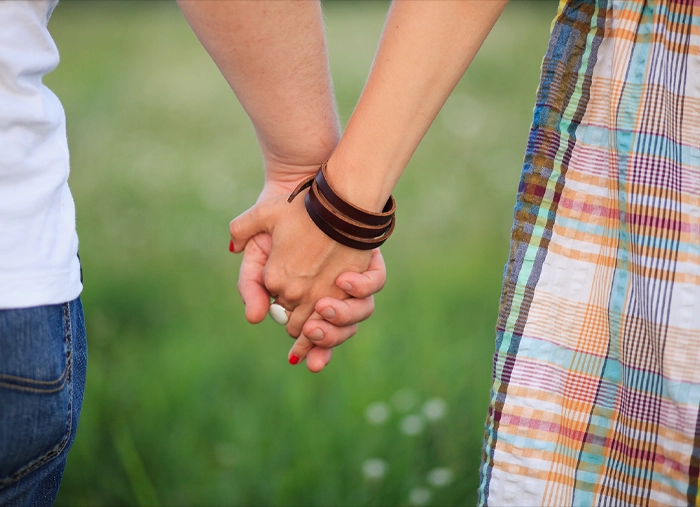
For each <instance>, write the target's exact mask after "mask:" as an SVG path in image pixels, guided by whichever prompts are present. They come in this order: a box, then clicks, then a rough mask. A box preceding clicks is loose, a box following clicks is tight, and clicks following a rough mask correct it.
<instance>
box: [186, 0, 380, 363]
mask: <svg viewBox="0 0 700 507" xmlns="http://www.w3.org/2000/svg"><path fill="white" fill-rule="evenodd" d="M178 3H179V6H180V8H181V10H182V12H183V14H184V15H185V18H186V19H187V21H188V22H189V24H190V26H191V27H192V29H193V31H194V32H195V34H196V35H197V37H198V38H199V40H200V42H201V43H202V45H203V46H204V47H205V48H206V50H207V52H208V53H209V54H210V56H211V57H212V59H213V60H214V62H215V63H216V65H217V66H218V68H219V69H220V71H221V73H222V74H223V76H224V78H225V79H226V80H227V82H228V83H229V85H230V86H231V88H232V89H233V91H234V92H235V93H236V96H237V97H238V99H239V101H240V102H241V104H242V105H243V108H244V109H245V111H246V113H247V114H248V116H249V117H250V118H251V121H252V122H253V126H254V128H255V132H256V135H257V137H258V141H259V143H260V146H261V150H262V155H263V161H264V164H265V187H264V188H263V191H262V194H261V196H260V198H259V201H260V202H267V201H268V200H269V199H275V198H277V196H284V198H285V199H286V196H287V195H288V194H289V192H291V190H292V189H293V188H294V187H295V186H296V185H297V183H298V182H299V181H300V180H302V179H303V178H304V177H306V176H308V175H311V174H314V173H315V172H316V170H317V169H318V166H319V165H320V164H321V163H322V162H323V161H324V160H326V159H328V157H329V156H330V154H331V153H332V151H333V149H334V148H335V146H336V144H337V142H338V139H339V132H340V131H339V122H338V115H337V111H336V106H335V100H334V98H333V93H332V87H331V82H330V74H329V70H328V58H327V51H326V45H325V37H324V33H323V20H322V13H321V8H320V4H319V2H318V1H316V0H308V1H306V0H292V1H261V0H254V1H244V0H239V1H236V2H221V1H216V0H213V1H210V0H180V1H179V2H178ZM279 199H282V197H279ZM283 229H284V228H280V230H283ZM254 236H255V238H254V240H253V241H251V242H250V243H249V245H250V246H248V245H246V247H245V251H244V252H245V253H244V255H243V260H242V263H241V272H240V275H239V292H240V293H241V297H242V299H243V300H244V303H245V304H246V318H247V319H248V320H249V321H250V322H259V321H260V320H262V319H263V318H264V317H265V315H266V313H267V310H268V307H269V292H270V291H269V290H267V289H266V287H265V282H266V281H270V283H272V284H273V285H274V283H275V281H276V279H277V275H276V273H275V271H276V268H275V266H277V265H278V261H277V260H276V261H275V263H274V264H273V265H272V266H271V268H272V269H270V268H265V266H267V261H268V255H269V254H270V253H271V251H270V250H269V249H267V250H266V249H265V248H263V247H264V246H265V245H266V244H267V245H271V244H272V243H273V241H272V239H271V238H270V237H266V236H265V235H259V236H256V235H254ZM233 239H234V245H235V247H236V251H237V252H240V251H242V250H243V247H244V245H245V243H246V242H247V238H246V241H245V242H244V241H240V240H239V241H237V240H236V238H233ZM279 257H280V253H276V254H274V256H273V258H274V259H278V258H279ZM367 265H368V263H356V264H354V265H353V266H354V270H356V271H358V270H359V271H362V266H364V267H367ZM379 269H381V270H382V273H380V276H377V273H376V272H375V273H373V274H372V276H371V277H366V276H363V275H360V274H359V273H347V274H345V275H343V276H344V277H345V278H343V276H341V277H340V278H338V276H337V275H340V274H341V272H338V273H336V278H338V284H340V283H342V282H343V281H348V280H350V281H351V283H352V284H353V286H355V287H356V290H355V291H354V292H351V293H350V294H348V293H346V292H344V291H342V290H341V289H340V288H339V286H338V284H336V283H335V280H334V283H333V284H332V288H328V287H327V289H328V290H326V291H325V292H323V293H322V291H320V290H318V291H316V292H314V295H315V297H316V298H317V300H319V299H321V298H323V297H326V296H328V295H330V294H333V295H334V296H335V298H327V297H326V298H325V299H324V300H323V301H324V306H323V308H321V307H319V310H323V309H325V308H327V307H335V306H338V305H341V303H342V305H343V306H338V307H339V308H343V309H344V310H345V312H344V313H343V315H342V317H341V316H337V317H336V318H335V319H331V320H332V321H318V320H317V321H315V322H312V323H310V324H309V325H310V328H309V331H313V329H318V328H319V326H321V324H322V326H323V329H324V330H325V332H326V335H327V336H329V337H332V338H334V339H338V340H341V339H342V340H345V339H347V338H349V337H350V336H352V335H353V334H354V333H355V331H356V329H357V326H356V324H357V322H359V321H361V320H364V319H365V318H367V316H368V314H371V313H372V310H373V309H374V301H373V299H372V297H371V295H372V294H373V293H375V292H377V291H378V290H380V289H381V287H382V286H383V283H384V277H385V271H384V267H383V263H382V264H381V267H380V268H379ZM277 271H278V272H279V269H277ZM280 276H281V275H280ZM356 276H359V277H362V278H361V279H357V278H355V277H356ZM240 280H242V282H241V281H240ZM366 280H370V284H372V285H369V284H368V283H365V282H366ZM277 283H279V282H277ZM349 295H352V296H355V297H356V298H358V299H352V300H349V301H351V303H343V302H342V301H341V299H347V298H348V297H349ZM314 303H315V302H314ZM303 309H304V315H306V316H307V317H310V316H311V315H312V314H313V310H314V304H311V303H305V305H304V306H303ZM295 313H297V312H295ZM338 313H339V314H340V312H338ZM314 317H315V319H321V317H320V315H318V314H315V316H314ZM304 321H305V319H303V318H302V313H300V312H299V313H298V314H297V315H295V318H294V324H293V328H291V329H292V330H293V331H294V333H295V335H296V336H299V333H300V332H301V329H302V326H303V325H304ZM297 343H298V344H299V347H300V351H303V353H302V355H301V356H300V357H302V358H303V357H304V356H305V355H306V352H307V351H308V354H309V358H308V360H307V367H308V368H309V369H310V370H311V371H320V370H321V369H322V368H323V367H324V366H325V365H326V364H327V362H328V361H329V360H330V351H329V350H328V349H322V348H318V347H314V345H313V344H312V343H311V342H309V341H308V340H307V339H306V337H305V336H303V335H302V336H300V338H299V339H298V340H297ZM300 353H301V352H300Z"/></svg>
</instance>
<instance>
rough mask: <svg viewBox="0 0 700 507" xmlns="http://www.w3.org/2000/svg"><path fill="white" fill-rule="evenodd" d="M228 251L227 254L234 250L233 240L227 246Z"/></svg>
mask: <svg viewBox="0 0 700 507" xmlns="http://www.w3.org/2000/svg"><path fill="white" fill-rule="evenodd" d="M228 251H229V252H235V251H236V248H235V247H234V246H233V240H231V242H230V243H229V244H228Z"/></svg>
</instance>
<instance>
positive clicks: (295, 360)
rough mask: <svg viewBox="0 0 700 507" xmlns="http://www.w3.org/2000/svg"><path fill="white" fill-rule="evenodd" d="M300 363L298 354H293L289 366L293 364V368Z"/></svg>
mask: <svg viewBox="0 0 700 507" xmlns="http://www.w3.org/2000/svg"><path fill="white" fill-rule="evenodd" d="M298 362H299V356H297V355H296V354H292V355H291V356H289V364H291V365H292V366H293V365H295V364H297V363H298Z"/></svg>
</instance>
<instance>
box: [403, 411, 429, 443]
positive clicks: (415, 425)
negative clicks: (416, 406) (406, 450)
mask: <svg viewBox="0 0 700 507" xmlns="http://www.w3.org/2000/svg"><path fill="white" fill-rule="evenodd" d="M400 428H401V433H403V434H404V435H408V436H410V437H413V436H415V435H418V434H420V433H423V429H424V428H425V423H424V422H423V419H422V418H421V416H419V415H416V414H411V415H407V416H406V417H404V418H403V419H401V426H400Z"/></svg>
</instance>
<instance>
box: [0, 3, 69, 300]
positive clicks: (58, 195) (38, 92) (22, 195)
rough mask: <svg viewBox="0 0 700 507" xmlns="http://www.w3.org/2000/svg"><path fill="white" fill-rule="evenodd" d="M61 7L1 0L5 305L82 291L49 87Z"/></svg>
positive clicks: (62, 137)
mask: <svg viewBox="0 0 700 507" xmlns="http://www.w3.org/2000/svg"><path fill="white" fill-rule="evenodd" d="M57 2H58V0H0V308H26V307H30V306H38V305H47V304H57V303H64V302H67V301H70V300H72V299H75V298H76V297H77V296H78V295H79V294H80V291H81V290H82V284H81V282H80V264H79V261H78V258H77V253H78V236H77V234H76V230H75V207H74V204H73V197H72V196H71V194H70V190H68V172H69V162H68V143H67V141H66V119H65V113H64V111H63V107H62V106H61V103H60V102H59V100H58V98H57V97H56V96H55V95H54V94H53V93H52V92H51V91H50V90H49V89H48V88H46V86H44V85H43V83H42V80H43V77H44V75H46V74H47V73H49V72H51V71H52V70H53V69H54V68H55V67H56V65H57V64H58V50H57V49H56V45H55V44H54V42H53V39H52V38H51V36H50V35H49V32H48V30H47V23H48V21H49V16H50V15H51V12H52V10H53V8H54V7H55V6H56V3H57Z"/></svg>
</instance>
